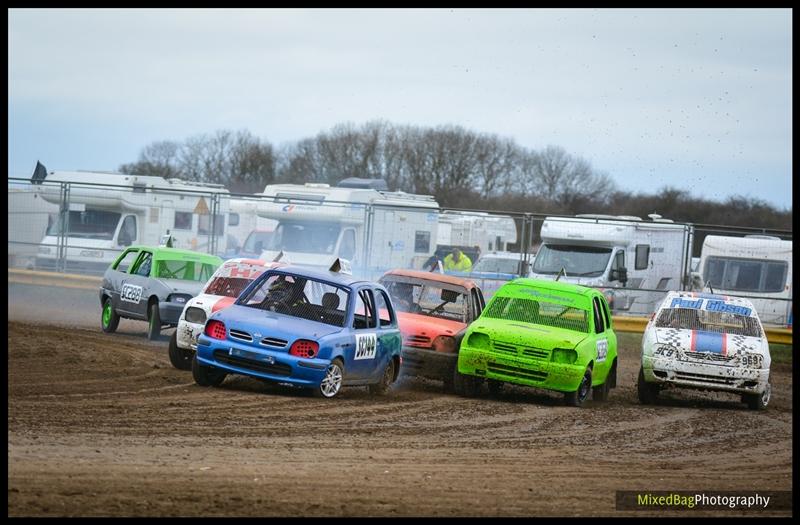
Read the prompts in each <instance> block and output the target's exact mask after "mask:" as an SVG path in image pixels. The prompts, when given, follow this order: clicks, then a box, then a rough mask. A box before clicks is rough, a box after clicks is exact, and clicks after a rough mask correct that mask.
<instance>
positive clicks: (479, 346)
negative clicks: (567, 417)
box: [458, 278, 617, 406]
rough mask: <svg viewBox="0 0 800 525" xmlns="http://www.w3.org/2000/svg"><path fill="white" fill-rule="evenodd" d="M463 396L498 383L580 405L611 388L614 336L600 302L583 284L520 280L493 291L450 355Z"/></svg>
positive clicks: (493, 389) (499, 386) (597, 294)
mask: <svg viewBox="0 0 800 525" xmlns="http://www.w3.org/2000/svg"><path fill="white" fill-rule="evenodd" d="M458 372H459V374H461V375H463V376H464V377H463V378H462V379H461V381H462V382H463V391H464V392H465V393H466V394H467V395H476V394H477V393H478V391H479V390H480V388H481V384H482V383H483V382H484V381H486V382H487V383H488V387H489V391H490V392H491V393H495V394H496V393H498V392H499V391H500V390H501V389H502V387H503V384H505V383H512V384H516V385H523V386H531V387H537V388H543V389H549V390H555V391H558V392H563V395H564V400H565V402H566V403H567V404H568V405H572V406H581V405H583V404H584V402H585V401H586V400H587V399H588V397H589V393H590V392H591V393H592V397H593V398H594V399H595V400H605V399H607V398H608V394H609V390H610V389H611V388H613V387H615V386H616V377H617V336H616V334H615V333H614V329H613V326H612V324H611V312H610V310H609V308H608V304H607V303H606V300H605V297H603V295H602V294H601V293H600V292H598V291H597V290H594V289H592V288H587V287H584V286H579V285H573V284H567V283H560V282H556V281H546V280H538V279H527V278H520V279H515V280H513V281H511V282H509V283H506V284H504V285H503V286H501V287H500V288H499V289H498V290H497V292H496V293H495V294H494V296H493V297H492V299H491V300H490V301H489V304H488V305H487V306H486V308H485V309H484V310H483V313H482V314H481V316H480V317H479V318H478V320H477V321H475V322H474V323H472V324H471V325H470V326H469V328H467V331H466V333H465V334H464V338H463V340H462V341H461V349H460V351H459V354H458Z"/></svg>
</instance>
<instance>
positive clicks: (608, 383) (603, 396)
mask: <svg viewBox="0 0 800 525" xmlns="http://www.w3.org/2000/svg"><path fill="white" fill-rule="evenodd" d="M616 383H617V362H616V361H614V363H612V365H611V370H609V371H608V375H607V376H606V380H605V381H604V382H603V384H602V385H600V386H596V387H593V388H592V399H593V400H595V401H606V400H607V399H608V394H609V393H611V389H612V388H613V387H614V386H615V385H616Z"/></svg>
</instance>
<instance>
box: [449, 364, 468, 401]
mask: <svg viewBox="0 0 800 525" xmlns="http://www.w3.org/2000/svg"><path fill="white" fill-rule="evenodd" d="M465 378H466V376H465V375H464V374H462V373H460V372H459V371H458V364H456V366H454V367H453V376H452V380H451V381H452V384H453V393H454V394H456V395H459V396H463V395H465V392H464V379H465Z"/></svg>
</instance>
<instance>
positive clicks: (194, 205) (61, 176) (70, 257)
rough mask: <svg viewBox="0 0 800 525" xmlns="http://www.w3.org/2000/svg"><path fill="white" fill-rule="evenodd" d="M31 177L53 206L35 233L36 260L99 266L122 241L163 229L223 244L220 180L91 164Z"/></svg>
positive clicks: (153, 238) (188, 244)
mask: <svg viewBox="0 0 800 525" xmlns="http://www.w3.org/2000/svg"><path fill="white" fill-rule="evenodd" d="M33 183H34V185H35V188H36V192H37V193H38V195H39V196H40V197H41V198H42V199H44V200H45V201H47V202H50V203H53V204H57V205H58V206H59V207H60V208H59V211H58V212H56V213H54V214H52V215H51V217H50V221H49V222H50V223H49V226H48V227H47V230H46V231H45V233H44V237H43V238H42V239H41V241H40V246H39V253H38V255H37V257H36V266H37V268H44V269H52V268H60V267H61V265H60V261H65V264H64V266H63V267H64V269H75V270H77V271H84V272H92V271H97V272H100V273H102V272H103V271H105V269H106V268H107V267H108V266H109V265H110V264H111V263H112V262H114V260H115V259H116V258H117V256H118V255H119V254H120V253H122V250H124V249H125V247H127V246H130V245H132V244H145V245H157V244H158V243H159V241H160V239H161V238H162V237H163V236H164V235H166V234H171V235H172V239H173V247H175V248H181V249H187V250H193V251H199V252H206V253H213V254H215V255H218V254H220V253H221V252H223V251H224V249H225V242H224V233H225V219H226V217H227V215H228V210H229V206H230V204H229V200H230V199H229V197H228V195H229V193H228V190H226V189H225V188H224V187H222V186H221V185H218V184H203V183H195V182H187V181H182V180H179V179H164V178H162V177H151V176H141V175H125V174H121V173H106V172H93V171H51V172H49V173H47V175H46V177H44V178H39V179H36V180H34V181H33ZM65 183H69V184H65ZM64 203H67V205H66V206H65V207H63V206H64ZM212 215H213V216H214V220H213V226H214V227H213V230H212Z"/></svg>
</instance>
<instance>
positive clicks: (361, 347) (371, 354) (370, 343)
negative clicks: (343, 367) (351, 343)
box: [353, 334, 378, 359]
mask: <svg viewBox="0 0 800 525" xmlns="http://www.w3.org/2000/svg"><path fill="white" fill-rule="evenodd" d="M377 347H378V336H377V334H363V335H360V334H358V335H356V355H355V357H354V358H353V359H375V350H376V349H377Z"/></svg>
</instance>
